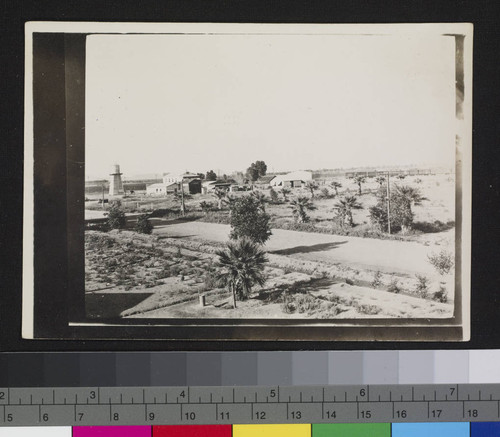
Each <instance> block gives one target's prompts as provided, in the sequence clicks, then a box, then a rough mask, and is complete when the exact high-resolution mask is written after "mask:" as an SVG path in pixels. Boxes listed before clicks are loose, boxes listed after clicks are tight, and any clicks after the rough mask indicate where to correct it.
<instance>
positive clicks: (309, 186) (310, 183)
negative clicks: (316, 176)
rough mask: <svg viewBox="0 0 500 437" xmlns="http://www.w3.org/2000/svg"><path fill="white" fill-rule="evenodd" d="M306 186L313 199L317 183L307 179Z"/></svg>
mask: <svg viewBox="0 0 500 437" xmlns="http://www.w3.org/2000/svg"><path fill="white" fill-rule="evenodd" d="M306 188H307V189H308V190H309V191H310V192H311V199H314V191H315V190H317V189H318V184H317V183H316V182H314V181H308V182H307V184H306Z"/></svg>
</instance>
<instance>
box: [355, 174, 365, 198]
mask: <svg viewBox="0 0 500 437" xmlns="http://www.w3.org/2000/svg"><path fill="white" fill-rule="evenodd" d="M353 180H354V183H355V184H357V186H358V194H359V195H360V196H361V185H362V184H364V183H365V181H366V178H365V177H364V176H354V177H353Z"/></svg>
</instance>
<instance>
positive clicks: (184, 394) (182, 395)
mask: <svg viewBox="0 0 500 437" xmlns="http://www.w3.org/2000/svg"><path fill="white" fill-rule="evenodd" d="M179 396H180V397H181V398H185V397H186V393H185V392H184V390H182V391H181V394H180V395H179Z"/></svg>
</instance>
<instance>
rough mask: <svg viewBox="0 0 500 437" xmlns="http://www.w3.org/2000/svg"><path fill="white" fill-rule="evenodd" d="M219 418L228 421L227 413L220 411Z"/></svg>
mask: <svg viewBox="0 0 500 437" xmlns="http://www.w3.org/2000/svg"><path fill="white" fill-rule="evenodd" d="M219 416H220V420H229V411H221V412H220V413H219Z"/></svg>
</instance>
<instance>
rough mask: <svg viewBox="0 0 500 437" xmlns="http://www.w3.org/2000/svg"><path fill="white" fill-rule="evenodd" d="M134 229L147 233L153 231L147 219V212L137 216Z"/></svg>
mask: <svg viewBox="0 0 500 437" xmlns="http://www.w3.org/2000/svg"><path fill="white" fill-rule="evenodd" d="M135 231H136V232H139V233H140V234H148V235H149V234H151V233H152V232H153V225H152V224H151V222H150V221H149V214H141V215H140V216H139V217H138V218H137V224H136V225H135Z"/></svg>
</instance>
